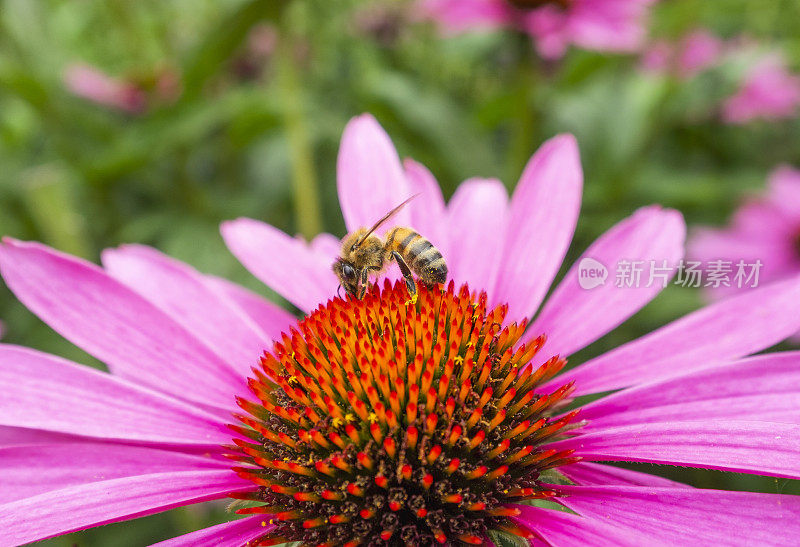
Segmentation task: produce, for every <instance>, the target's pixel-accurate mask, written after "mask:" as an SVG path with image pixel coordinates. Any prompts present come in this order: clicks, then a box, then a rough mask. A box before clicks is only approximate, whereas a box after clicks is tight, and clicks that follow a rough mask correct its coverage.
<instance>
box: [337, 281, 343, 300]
mask: <svg viewBox="0 0 800 547" xmlns="http://www.w3.org/2000/svg"><path fill="white" fill-rule="evenodd" d="M336 296H338V297H339V298H342V284H341V283H339V286H338V287H336Z"/></svg>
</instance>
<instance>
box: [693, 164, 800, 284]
mask: <svg viewBox="0 0 800 547" xmlns="http://www.w3.org/2000/svg"><path fill="white" fill-rule="evenodd" d="M689 256H690V258H691V259H693V260H696V261H700V262H703V263H704V264H709V263H710V262H712V261H717V260H723V261H726V262H730V263H732V264H733V265H734V267H735V265H736V264H737V263H738V262H739V261H741V260H744V261H745V262H746V263H748V264H752V263H755V262H756V261H759V260H760V261H761V263H762V264H763V266H762V267H761V270H760V272H759V284H763V283H771V282H775V281H780V280H783V279H788V278H790V277H792V276H794V275H798V274H800V171H798V170H796V169H793V168H791V167H789V166H781V167H779V168H777V169H775V171H773V172H772V174H771V175H770V177H769V184H768V188H767V190H766V192H765V193H764V194H763V195H762V196H759V197H757V198H754V199H750V200H748V201H746V202H745V203H744V204H742V206H741V207H740V208H739V210H738V211H737V212H736V213H735V214H734V216H733V220H732V221H731V224H730V226H728V227H727V228H723V229H712V228H701V229H698V230H696V231H695V233H694V234H693V236H692V238H691V239H690V241H689ZM748 286H749V285H748ZM745 288H746V287H742V288H737V287H736V286H735V285H732V286H720V287H717V288H715V289H711V288H709V289H707V290H708V291H709V292H708V294H709V296H710V297H712V298H719V297H721V296H727V295H729V294H731V293H733V292H736V291H738V290H743V289H745Z"/></svg>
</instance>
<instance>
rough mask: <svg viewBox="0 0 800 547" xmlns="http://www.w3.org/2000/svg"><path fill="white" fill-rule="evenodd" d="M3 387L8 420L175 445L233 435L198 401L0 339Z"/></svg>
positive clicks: (0, 414) (3, 418)
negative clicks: (186, 400)
mask: <svg viewBox="0 0 800 547" xmlns="http://www.w3.org/2000/svg"><path fill="white" fill-rule="evenodd" d="M0 393H2V394H3V396H2V397H0V424H2V425H5V426H16V427H23V428H29V429H41V430H44V431H50V432H53V433H71V434H75V435H82V436H86V437H96V438H100V439H117V440H122V441H140V442H151V443H168V444H173V445H203V446H208V445H212V446H213V445H218V444H221V443H226V442H230V439H231V434H230V433H229V432H226V428H225V426H224V425H223V424H222V423H221V422H220V421H219V420H218V419H217V418H216V417H214V416H213V415H211V414H207V413H205V412H203V411H202V410H200V409H197V408H195V407H194V406H191V405H189V404H185V403H182V402H179V401H177V400H175V399H172V398H171V397H168V396H165V395H162V394H161V393H159V392H155V391H151V390H149V389H147V388H143V387H140V386H138V385H137V384H135V383H131V382H129V381H127V380H125V379H123V378H119V377H116V376H112V375H110V374H106V373H104V372H100V371H97V370H94V369H91V368H89V367H83V366H80V365H76V364H75V363H71V362H69V361H67V360H65V359H61V358H59V357H55V356H52V355H47V354H46V353H39V352H37V351H34V350H32V349H28V348H21V347H16V346H8V345H0ZM175 424H180V427H176V425H175ZM18 433H19V432H18ZM15 437H17V438H19V439H21V440H24V439H25V438H26V436H21V437H20V436H19V435H16V436H15ZM17 442H20V440H18V441H17Z"/></svg>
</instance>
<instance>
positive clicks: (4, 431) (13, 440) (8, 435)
mask: <svg viewBox="0 0 800 547" xmlns="http://www.w3.org/2000/svg"><path fill="white" fill-rule="evenodd" d="M76 439H80V438H79V437H75V436H74V435H65V434H62V433H53V432H52V431H42V430H41V429H28V428H25V427H11V426H7V425H0V449H2V448H13V447H17V446H31V445H40V444H53V443H59V442H74V441H75V440H76Z"/></svg>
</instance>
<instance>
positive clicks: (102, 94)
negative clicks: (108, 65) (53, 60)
mask: <svg viewBox="0 0 800 547" xmlns="http://www.w3.org/2000/svg"><path fill="white" fill-rule="evenodd" d="M64 84H65V85H66V87H67V89H69V90H70V91H71V92H72V93H74V94H75V95H77V96H79V97H82V98H84V99H86V100H89V101H92V102H95V103H97V104H101V105H104V106H108V107H111V108H114V109H118V110H123V111H125V112H129V113H139V112H142V111H143V110H144V109H145V106H146V104H147V96H146V94H145V92H144V91H143V90H142V89H141V88H140V87H139V86H137V85H135V84H133V83H130V82H126V81H125V80H121V79H117V78H113V77H111V76H108V75H107V74H104V73H103V72H101V71H100V70H99V69H97V68H95V67H93V66H90V65H85V64H74V65H70V66H69V67H67V69H66V71H65V73H64Z"/></svg>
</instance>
